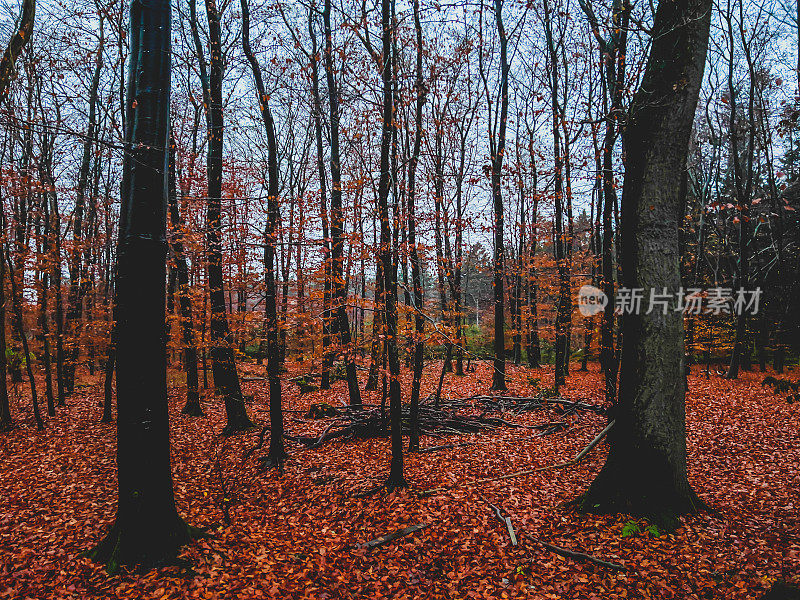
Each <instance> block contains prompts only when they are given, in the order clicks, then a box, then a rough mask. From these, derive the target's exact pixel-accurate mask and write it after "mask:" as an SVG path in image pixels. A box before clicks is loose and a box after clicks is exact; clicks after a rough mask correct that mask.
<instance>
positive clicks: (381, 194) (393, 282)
mask: <svg viewBox="0 0 800 600" xmlns="http://www.w3.org/2000/svg"><path fill="white" fill-rule="evenodd" d="M326 1H327V2H329V1H330V0H326ZM391 6H392V1H391V0H381V41H382V46H383V52H382V54H381V62H380V67H381V80H382V82H383V95H382V99H383V103H382V114H381V117H382V124H381V162H380V169H381V174H380V181H379V182H378V213H379V217H380V224H381V237H380V258H381V263H382V265H383V277H384V286H383V290H382V291H383V313H384V315H383V320H384V323H385V328H386V341H385V345H386V354H387V358H388V361H389V421H390V423H391V440H392V460H391V468H390V471H389V478H388V479H387V481H386V487H387V489H388V490H389V491H392V490H394V489H396V488H403V487H407V486H408V483H407V482H406V479H405V476H404V475H403V422H402V408H403V407H402V398H401V391H400V360H399V358H398V355H397V260H395V258H394V252H393V251H392V230H391V221H390V216H389V183H390V178H391V175H392V173H391V166H390V161H389V158H390V156H389V153H390V145H391V139H392V129H393V128H394V118H393V115H394V107H393V105H392V104H393V103H392V100H393V95H392V88H393V87H394V86H393V84H394V78H393V77H392V60H391V58H392V35H393V34H394V27H393V26H392V16H391Z"/></svg>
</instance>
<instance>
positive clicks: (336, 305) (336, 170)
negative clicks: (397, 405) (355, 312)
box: [322, 0, 388, 406]
mask: <svg viewBox="0 0 800 600" xmlns="http://www.w3.org/2000/svg"><path fill="white" fill-rule="evenodd" d="M322 18H323V20H324V25H325V76H326V79H327V82H328V100H329V102H328V104H329V108H330V117H331V118H330V133H331V215H330V228H331V279H332V288H333V289H332V294H331V299H332V307H331V309H332V310H333V311H334V312H333V319H334V320H335V322H336V328H337V329H338V330H339V331H338V333H339V338H340V341H341V344H342V350H343V352H344V361H345V370H346V372H347V389H348V391H349V393H350V406H360V405H361V390H360V389H359V387H358V376H357V373H356V362H355V354H354V352H353V348H352V347H351V345H352V344H351V342H352V337H351V335H350V323H349V321H348V318H347V308H346V306H345V304H346V303H347V287H346V285H345V280H344V274H343V272H344V262H343V260H344V259H343V249H344V233H343V229H344V218H343V216H342V176H341V163H340V157H339V89H338V87H337V83H336V76H335V73H334V70H333V48H332V33H331V0H325V8H324V11H323V13H322ZM386 56H388V54H386Z"/></svg>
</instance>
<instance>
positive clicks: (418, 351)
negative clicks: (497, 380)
mask: <svg viewBox="0 0 800 600" xmlns="http://www.w3.org/2000/svg"><path fill="white" fill-rule="evenodd" d="M414 31H415V33H416V40H417V47H416V57H417V65H416V66H417V73H416V84H415V87H416V93H417V103H416V115H415V120H414V148H413V150H412V152H411V161H410V163H409V165H408V245H409V248H410V250H411V280H412V285H413V287H414V353H413V368H414V376H413V379H412V382H411V400H410V403H411V405H410V409H409V413H410V417H411V434H410V436H409V440H408V450H409V452H416V451H418V450H419V391H420V386H421V383H422V361H423V357H424V336H425V318H424V315H423V313H422V311H423V310H424V306H425V305H424V301H423V296H422V268H421V265H420V260H419V250H418V248H417V214H416V193H417V188H416V177H417V163H418V161H419V153H420V148H421V146H422V110H423V107H424V106H425V85H424V81H423V78H422V25H421V23H420V19H419V0H414Z"/></svg>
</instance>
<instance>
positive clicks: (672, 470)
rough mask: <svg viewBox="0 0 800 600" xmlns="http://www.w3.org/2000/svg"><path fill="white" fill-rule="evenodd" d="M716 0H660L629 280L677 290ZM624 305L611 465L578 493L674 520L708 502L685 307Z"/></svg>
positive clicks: (602, 505)
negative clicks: (690, 470)
mask: <svg viewBox="0 0 800 600" xmlns="http://www.w3.org/2000/svg"><path fill="white" fill-rule="evenodd" d="M710 16H711V0H677V1H666V0H662V1H661V2H659V4H658V9H657V12H656V16H655V20H654V24H653V42H652V46H651V51H650V56H649V58H648V61H647V66H646V69H645V72H644V75H643V78H642V82H641V85H640V87H639V89H638V91H637V92H636V94H635V96H634V99H633V102H632V106H631V109H630V113H629V118H628V123H627V127H626V130H625V137H624V142H625V151H626V155H627V157H628V158H627V164H626V172H625V184H624V191H623V201H622V220H623V223H622V229H621V232H622V245H623V249H622V254H621V256H622V257H623V264H622V272H623V277H624V279H623V283H624V285H625V286H626V287H628V288H631V289H633V288H644V289H645V290H650V289H656V290H659V291H660V290H662V289H664V288H666V289H667V291H668V292H669V293H670V294H671V295H672V296H673V297H674V295H675V294H676V293H677V292H678V290H679V288H680V285H681V280H680V267H679V256H678V243H677V238H678V235H677V234H678V227H679V224H680V223H681V222H682V219H683V214H682V212H681V210H680V209H681V198H680V190H681V181H682V179H683V172H684V169H685V168H686V156H687V152H688V143H689V136H690V133H691V130H692V125H693V121H694V114H695V108H696V106H697V98H698V94H699V90H700V84H701V82H702V77H703V68H704V66H705V60H706V50H707V47H708V33H709V24H710ZM673 308H674V305H673V306H671V307H669V310H667V311H666V314H663V313H662V311H660V310H654V311H652V312H651V313H650V314H645V313H644V311H641V312H639V313H638V314H636V313H625V314H624V315H623V318H622V327H623V348H622V370H621V375H620V390H619V402H618V404H617V407H616V409H615V414H614V418H615V420H616V424H615V426H614V428H613V429H612V430H611V432H610V433H609V441H610V444H611V448H610V451H609V455H608V458H607V460H606V463H605V465H604V466H603V468H602V470H601V471H600V474H599V475H598V476H597V478H596V479H595V480H594V482H593V483H592V485H591V487H590V488H589V490H588V491H587V492H586V493H585V494H584V495H583V497H582V498H580V499H579V501H578V504H579V506H580V507H581V508H582V509H583V510H585V511H588V512H601V513H602V512H612V513H617V512H621V513H628V514H632V515H634V516H641V517H646V518H648V519H650V520H652V521H653V522H654V523H655V524H657V525H658V526H659V528H663V529H665V530H667V531H669V530H673V529H675V527H676V526H677V525H678V523H679V521H678V517H679V516H680V515H681V514H685V513H690V512H694V511H696V510H698V509H699V508H700V507H701V506H702V504H701V502H700V501H699V499H698V498H697V497H696V495H695V493H694V491H693V490H692V489H691V487H690V485H689V482H688V480H687V476H686V424H685V407H684V398H685V393H686V387H685V386H686V383H685V378H684V352H683V316H682V315H681V313H679V312H676V311H675V310H673Z"/></svg>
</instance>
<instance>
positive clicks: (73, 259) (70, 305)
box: [64, 18, 105, 394]
mask: <svg viewBox="0 0 800 600" xmlns="http://www.w3.org/2000/svg"><path fill="white" fill-rule="evenodd" d="M102 25H103V19H102V18H101V19H100V42H99V44H98V46H97V56H96V58H95V66H94V74H93V75H92V84H91V87H90V89H89V99H88V103H89V124H88V127H87V131H86V138H85V140H84V143H83V156H82V158H81V164H80V168H79V171H78V188H77V190H76V195H75V211H74V213H73V215H72V248H71V250H70V255H69V291H68V293H67V314H66V324H65V327H66V330H67V333H68V335H69V336H70V340H69V341H70V346H69V353H68V356H67V357H66V361H65V363H64V367H65V368H64V389H65V392H66V393H67V394H71V393H72V392H73V391H74V390H75V369H76V368H77V361H78V355H79V354H80V319H81V312H82V309H83V298H84V296H85V293H86V290H87V286H88V283H89V282H88V279H87V272H86V268H85V266H86V265H85V261H83V262H82V261H81V254H82V253H83V252H84V248H83V244H84V235H85V233H86V232H85V231H84V225H86V223H84V210H85V209H86V195H87V191H89V195H90V196H92V193H91V191H90V190H89V189H88V188H89V175H90V168H91V158H92V149H93V148H94V142H95V135H96V131H97V116H96V115H97V103H98V89H99V86H100V76H101V74H102V71H103V46H104V44H105V38H104V36H103V27H102ZM92 201H94V200H92Z"/></svg>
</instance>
